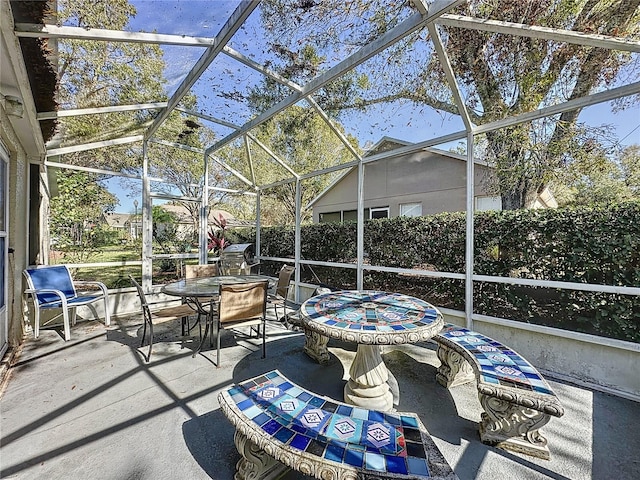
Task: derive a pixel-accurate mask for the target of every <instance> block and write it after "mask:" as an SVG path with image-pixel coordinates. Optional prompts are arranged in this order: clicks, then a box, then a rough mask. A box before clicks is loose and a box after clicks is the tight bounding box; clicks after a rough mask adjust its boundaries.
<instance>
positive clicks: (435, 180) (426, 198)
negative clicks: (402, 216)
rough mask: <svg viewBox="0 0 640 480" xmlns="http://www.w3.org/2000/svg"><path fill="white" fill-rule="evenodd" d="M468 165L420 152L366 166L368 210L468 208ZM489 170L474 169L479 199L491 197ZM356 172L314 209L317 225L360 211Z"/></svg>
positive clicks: (393, 214)
mask: <svg viewBox="0 0 640 480" xmlns="http://www.w3.org/2000/svg"><path fill="white" fill-rule="evenodd" d="M466 168H467V165H466V162H465V161H462V160H458V159H456V158H452V157H447V156H443V155H438V154H436V153H432V152H426V151H423V152H417V153H413V154H410V155H403V156H400V157H391V158H388V159H385V160H380V161H377V162H372V163H367V164H366V165H365V169H364V189H365V202H364V203H365V205H364V206H365V208H375V207H384V206H389V215H390V216H391V217H396V216H398V215H399V213H400V207H399V205H400V204H401V203H413V202H421V203H422V214H423V215H430V214H434V213H440V212H445V211H446V212H455V211H462V210H464V209H465V198H466ZM488 175H489V173H488V169H487V167H485V166H484V165H476V167H475V189H476V192H475V194H476V196H483V195H489V193H488V191H487V188H486V187H485V184H486V180H487V177H488ZM357 187H358V172H357V169H354V170H352V171H351V172H349V173H348V174H347V175H346V176H345V177H343V178H342V180H340V181H339V182H338V183H336V184H335V185H334V186H333V188H332V189H330V190H329V191H328V192H327V193H326V194H325V195H324V196H322V197H321V198H320V199H318V200H317V202H316V203H315V204H314V206H313V218H314V222H318V221H319V214H320V213H327V212H336V211H340V210H355V209H356V208H357V198H356V194H357Z"/></svg>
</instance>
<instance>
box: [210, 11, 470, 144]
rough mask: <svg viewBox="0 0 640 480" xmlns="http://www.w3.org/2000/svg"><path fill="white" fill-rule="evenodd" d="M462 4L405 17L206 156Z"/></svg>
mask: <svg viewBox="0 0 640 480" xmlns="http://www.w3.org/2000/svg"><path fill="white" fill-rule="evenodd" d="M465 1H466V0H450V1H446V2H434V4H433V5H432V8H431V9H430V11H429V13H428V14H427V15H425V16H423V15H421V14H419V13H416V14H414V15H412V16H410V17H409V18H407V19H406V20H404V21H403V22H402V23H400V24H399V25H397V26H396V27H394V28H392V29H391V30H389V31H388V32H386V33H385V34H383V35H382V36H380V37H378V38H377V39H375V40H373V41H372V42H371V43H369V44H367V45H365V46H364V47H362V48H361V49H360V50H358V51H357V52H356V53H354V54H353V55H351V56H349V57H347V58H346V59H344V60H342V61H341V62H339V63H338V64H337V65H335V66H333V67H332V68H330V69H329V70H327V71H326V72H324V73H322V74H320V75H318V76H317V77H315V78H314V79H313V80H311V81H310V82H309V83H307V84H306V85H304V86H303V87H302V90H300V91H296V92H294V93H292V94H291V95H289V96H288V97H287V98H285V99H284V100H282V101H280V102H279V103H277V104H276V105H274V106H272V107H271V108H269V109H268V110H266V111H264V112H263V113H262V114H260V115H258V116H257V117H255V118H254V119H253V120H250V121H249V122H247V123H245V124H244V126H243V127H242V128H241V129H240V130H238V131H236V132H233V133H231V134H229V135H227V136H226V137H225V138H223V139H221V140H220V141H219V142H217V143H215V144H214V145H212V146H211V147H209V148H207V153H210V152H213V151H215V150H218V149H220V148H222V147H223V146H225V145H227V144H228V143H230V142H232V141H233V140H235V139H236V138H238V137H239V136H241V135H243V134H244V133H246V132H248V131H249V130H251V129H252V128H255V127H257V126H258V125H261V124H262V123H264V122H266V121H267V120H269V119H270V118H272V117H273V116H274V115H276V114H277V113H279V112H281V111H282V110H284V109H285V108H287V107H289V106H291V105H294V104H295V103H296V102H298V101H300V100H302V99H303V98H305V97H308V96H309V95H311V94H313V93H314V92H316V91H317V90H319V89H320V88H322V87H323V86H325V85H327V84H328V83H331V82H332V81H334V80H336V79H337V78H339V77H340V76H342V75H344V74H345V73H346V72H348V71H349V70H353V69H354V68H355V67H357V66H358V65H360V64H362V63H364V62H366V61H367V60H368V59H370V58H371V57H373V56H374V55H376V54H378V53H380V52H381V51H383V50H384V49H386V48H388V47H389V46H390V45H393V44H394V43H396V42H398V41H400V40H402V39H403V38H405V37H406V36H407V35H410V34H411V33H413V32H414V31H416V30H418V29H419V28H421V27H423V26H424V25H425V24H427V23H428V22H432V21H433V20H435V19H436V18H437V17H439V16H440V15H442V14H443V13H445V12H446V11H447V10H449V9H451V8H453V7H456V6H458V5H461V4H462V3H465ZM436 3H437V4H438V7H437V8H433V7H434V6H435V5H436ZM432 10H433V11H432Z"/></svg>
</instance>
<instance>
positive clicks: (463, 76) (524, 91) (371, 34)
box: [262, 0, 640, 208]
mask: <svg viewBox="0 0 640 480" xmlns="http://www.w3.org/2000/svg"><path fill="white" fill-rule="evenodd" d="M639 6H640V0H599V1H598V0H584V1H580V2H576V1H574V0H526V1H524V0H499V1H498V0H496V1H490V2H487V1H480V0H472V1H469V2H466V3H465V4H463V5H462V6H460V7H458V8H457V9H456V10H455V12H454V13H457V14H460V15H465V16H469V17H478V18H490V19H492V20H496V21H505V22H514V23H521V24H525V25H539V26H544V27H551V28H559V29H568V30H573V31H578V32H586V33H599V34H602V35H615V36H618V37H619V36H623V37H627V38H638V36H639V35H640V9H639ZM262 12H263V15H262V18H263V23H264V25H265V29H266V31H267V32H268V35H269V38H270V45H269V46H270V49H271V51H272V52H273V53H274V54H275V55H276V56H278V57H279V58H280V59H282V61H283V62H284V63H286V64H289V65H297V68H295V69H292V71H294V72H295V73H296V74H297V75H301V74H304V73H305V72H314V71H317V70H318V69H319V68H321V67H322V65H317V59H318V58H327V57H331V56H332V55H334V54H336V53H338V52H350V51H353V50H355V49H356V48H359V47H362V46H364V45H366V44H367V43H368V42H369V41H370V40H371V39H372V38H375V37H377V36H379V35H380V34H382V33H384V31H386V30H387V29H389V28H392V27H393V26H395V25H397V24H398V23H399V22H400V21H401V20H402V19H403V18H405V17H406V16H407V15H408V12H407V10H406V5H405V4H404V2H395V3H391V4H389V2H384V1H381V0H378V1H375V0H374V1H368V0H354V1H351V2H341V1H338V0H326V1H324V2H322V4H321V5H317V4H316V3H314V2H308V3H304V4H302V3H299V2H294V3H291V2H286V1H282V0H265V2H263V9H262ZM276 18H277V19H279V20H278V21H277V22H276V21H274V19H276ZM314 25H315V26H316V27H314ZM317 25H322V28H317ZM341 30H348V31H349V33H350V35H349V36H346V35H341V34H340V31H341ZM439 32H440V36H441V37H442V40H443V43H444V44H445V48H446V51H447V54H448V56H449V59H450V62H451V66H452V68H453V71H454V73H455V74H456V79H457V82H458V85H459V87H460V89H461V93H462V96H463V98H464V99H465V105H466V108H467V110H468V112H469V115H470V117H471V120H472V121H473V122H474V123H475V124H477V125H481V124H486V123H489V122H493V121H496V120H500V119H504V118H506V117H508V116H513V115H517V114H520V113H524V112H529V111H533V110H535V109H537V108H539V107H544V106H548V105H551V104H555V103H558V102H562V101H566V100H572V99H576V98H579V97H582V96H585V95H587V94H589V93H593V92H594V91H597V90H599V89H603V88H609V87H612V86H616V85H617V84H618V83H617V82H618V81H619V79H620V78H621V77H626V76H630V75H636V76H637V75H638V73H639V70H640V68H639V67H640V65H638V61H637V56H635V57H634V56H632V55H630V54H628V53H626V52H621V51H614V50H608V49H604V48H597V47H585V46H580V45H575V44H568V43H562V42H555V41H547V40H542V39H536V38H530V37H526V36H518V35H507V34H496V33H489V32H483V31H480V30H472V29H466V28H458V27H443V28H441V29H439ZM431 42H432V41H431V35H430V33H429V32H428V31H427V30H426V29H425V30H423V31H418V32H416V33H415V34H413V35H411V36H409V37H407V38H406V39H405V40H404V41H402V42H400V43H398V44H396V45H394V46H393V47H391V48H389V49H387V50H386V51H385V52H383V54H380V55H378V56H376V57H374V58H373V59H372V60H370V61H368V62H367V64H366V66H365V67H363V68H362V69H361V70H360V72H359V74H358V75H353V76H352V77H351V78H350V79H349V78H348V77H347V79H348V80H350V83H349V84H348V86H344V87H343V88H342V90H341V91H342V92H343V95H342V96H340V98H339V101H336V102H331V101H329V100H331V99H336V96H335V95H331V94H329V93H328V92H327V91H326V90H325V91H321V92H320V93H319V103H321V105H322V106H323V107H325V108H328V109H330V110H332V111H337V112H342V114H344V113H345V112H347V111H350V110H364V109H366V108H367V107H368V106H369V105H375V104H389V103H390V102H411V103H414V104H418V105H428V106H430V107H432V108H433V109H436V110H438V111H443V112H449V113H453V114H457V113H458V107H457V105H456V104H455V102H454V100H453V95H452V92H451V90H450V89H449V88H448V87H447V86H446V83H445V74H444V71H443V69H442V67H441V64H440V60H439V58H438V56H437V55H436V54H435V51H434V48H433V45H432V43H431ZM283 44H286V45H296V44H299V45H300V49H299V51H291V50H285V49H283V47H282V45H283ZM309 45H312V46H313V48H315V49H321V50H322V51H321V52H320V51H315V52H314V55H308V54H306V53H305V52H307V51H308V50H309V48H310V47H309ZM306 59H310V60H306ZM305 61H307V63H306V64H305V63H304V62H305ZM300 63H302V66H300ZM285 71H286V69H285ZM334 87H335V86H334ZM322 102H325V103H322ZM580 111H581V109H580V108H578V109H575V110H572V111H568V112H564V113H562V114H561V115H557V116H555V117H553V118H548V119H545V121H544V122H530V123H527V124H519V125H514V126H510V127H506V128H503V129H501V130H498V131H493V132H491V133H488V134H486V142H487V148H486V149H485V150H484V153H485V160H488V161H492V162H493V163H494V164H495V165H496V167H497V170H498V178H499V180H500V182H499V185H498V188H499V191H500V193H501V195H502V197H503V207H504V208H521V207H523V206H525V205H527V204H529V203H531V201H532V200H533V199H534V198H535V196H536V195H537V193H539V192H541V191H542V190H543V189H544V188H545V187H546V186H547V185H548V184H549V183H550V182H551V181H552V179H553V177H554V175H555V174H556V173H557V171H558V168H559V167H562V166H565V165H568V164H569V163H571V161H573V157H572V153H573V152H566V151H565V150H564V148H563V147H564V144H565V143H566V142H567V141H568V140H569V139H570V137H571V135H572V134H573V131H574V127H575V126H576V124H577V120H578V115H579V114H580ZM425 136H426V135H425ZM567 153H569V154H567Z"/></svg>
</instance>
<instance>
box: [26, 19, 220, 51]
mask: <svg viewBox="0 0 640 480" xmlns="http://www.w3.org/2000/svg"><path fill="white" fill-rule="evenodd" d="M15 34H16V36H17V37H25V38H58V39H71V40H94V41H102V42H126V43H147V44H156V45H178V46H183V47H204V48H208V47H211V46H213V45H215V42H216V41H215V39H214V38H210V37H189V36H186V35H166V34H160V33H144V32H124V31H122V30H107V29H103V28H83V27H65V26H57V25H40V24H37V23H36V24H33V23H16V27H15Z"/></svg>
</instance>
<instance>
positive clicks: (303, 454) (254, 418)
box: [218, 370, 458, 480]
mask: <svg viewBox="0 0 640 480" xmlns="http://www.w3.org/2000/svg"><path fill="white" fill-rule="evenodd" d="M218 400H219V402H220V407H221V408H222V411H223V412H224V414H225V415H226V417H227V418H228V419H229V420H230V421H231V423H232V424H233V425H234V426H235V427H236V432H235V436H234V441H235V444H236V447H237V448H238V452H240V454H241V455H242V457H243V458H241V459H240V461H239V462H238V464H237V473H236V476H235V478H236V480H245V479H249V478H251V479H266V478H269V479H271V478H279V477H278V475H280V474H284V473H285V472H286V471H288V470H289V469H293V470H296V471H299V472H301V473H303V474H305V475H310V476H313V477H315V478H319V479H341V480H356V479H360V480H362V479H371V480H373V479H385V478H389V479H393V478H409V479H422V480H424V479H457V478H458V477H457V476H456V475H455V474H454V473H453V471H452V470H451V467H450V466H449V464H448V463H447V462H446V460H445V459H444V457H443V456H442V454H441V453H440V451H439V450H438V448H437V447H436V445H435V444H434V442H433V440H432V439H431V436H430V435H429V433H428V432H427V430H426V429H425V428H424V426H423V425H422V422H421V421H420V419H419V418H418V417H417V415H415V414H414V413H390V412H379V411H376V410H367V409H363V408H359V407H354V406H351V405H347V404H345V403H342V402H338V401H336V400H333V399H331V398H328V397H323V396H319V395H316V394H315V393H312V392H310V391H308V390H305V389H303V388H301V387H299V386H297V385H295V384H294V383H292V382H291V381H289V380H288V379H287V378H285V377H284V376H283V375H282V374H281V373H280V372H279V371H278V370H273V371H271V372H268V373H265V374H263V375H261V376H259V377H256V378H253V379H250V380H247V381H245V382H243V383H241V384H239V385H236V386H234V387H232V388H229V389H227V390H225V391H223V392H221V393H220V395H219V397H218Z"/></svg>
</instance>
